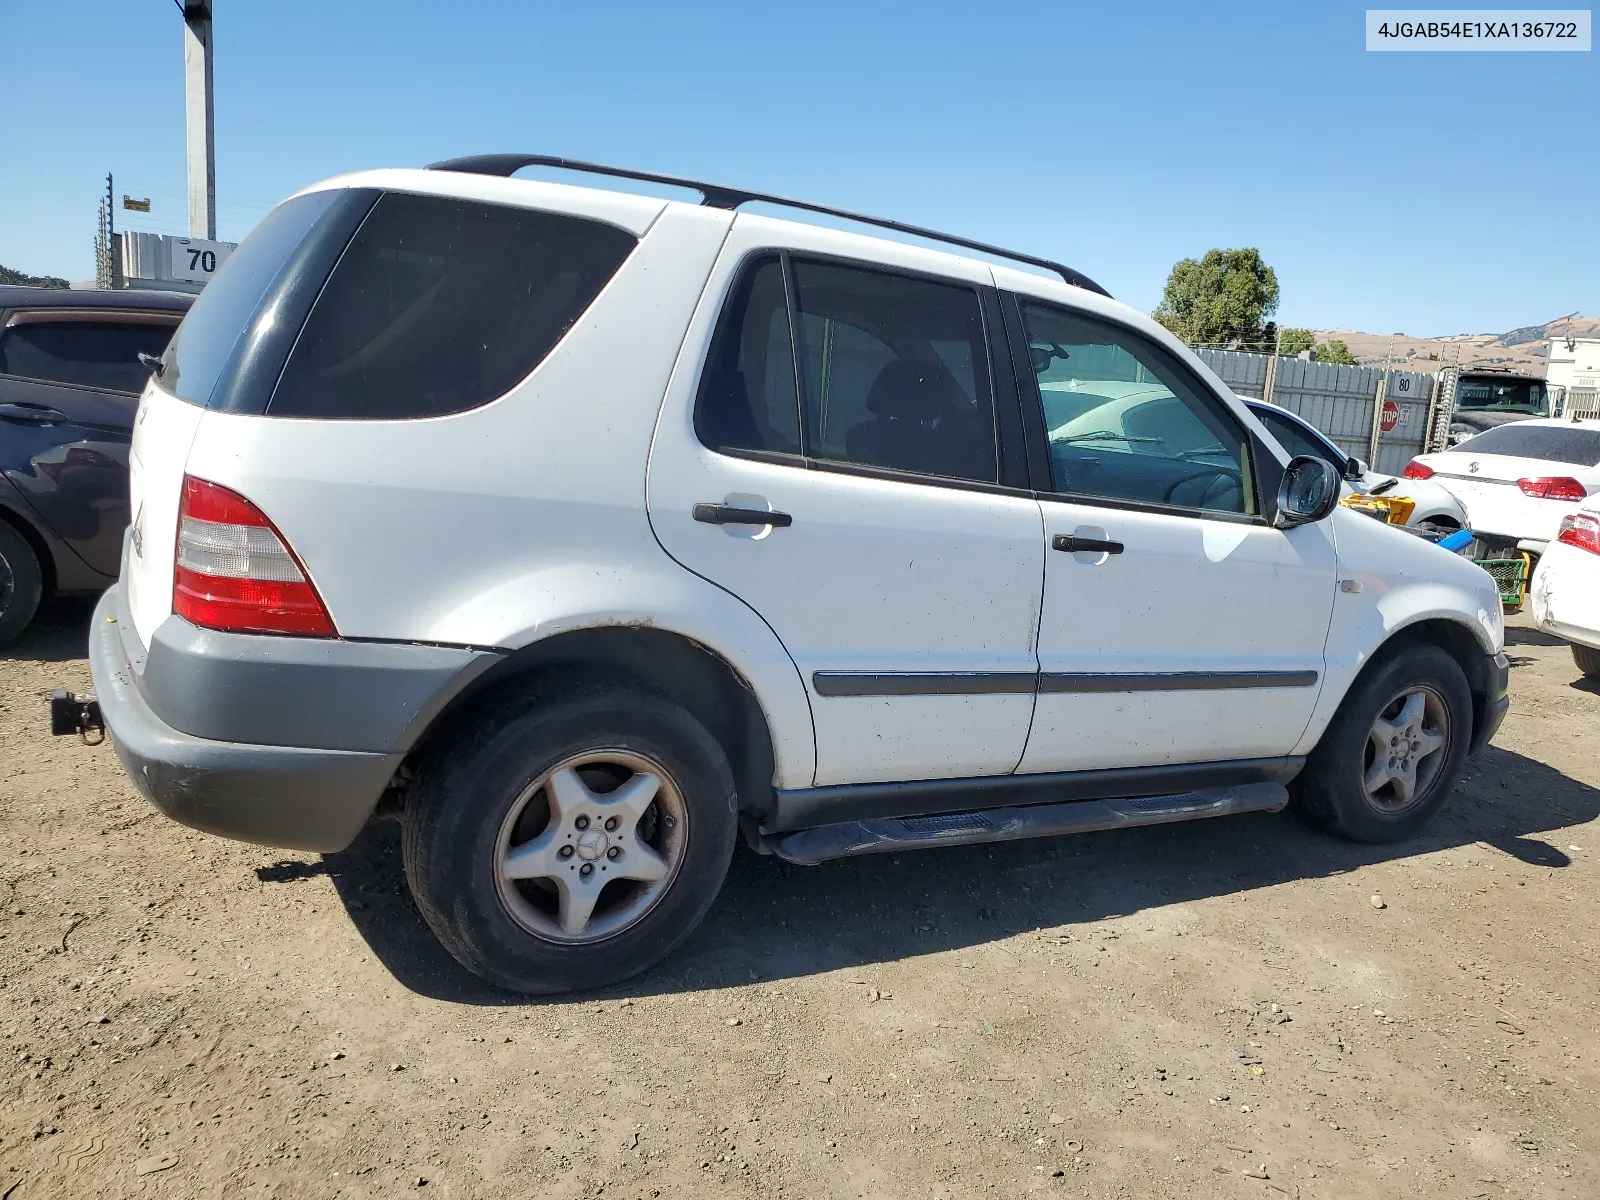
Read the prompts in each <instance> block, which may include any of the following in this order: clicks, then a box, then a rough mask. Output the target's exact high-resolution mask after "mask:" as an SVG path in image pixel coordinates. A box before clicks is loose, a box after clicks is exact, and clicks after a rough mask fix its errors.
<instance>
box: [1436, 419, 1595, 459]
mask: <svg viewBox="0 0 1600 1200" xmlns="http://www.w3.org/2000/svg"><path fill="white" fill-rule="evenodd" d="M1455 453H1458V454H1507V455H1512V456H1514V457H1517V458H1542V459H1545V460H1547V461H1549V462H1558V463H1570V464H1571V465H1572V466H1575V467H1593V466H1600V427H1594V428H1580V427H1578V426H1573V425H1528V424H1524V423H1522V422H1520V421H1519V422H1517V423H1515V424H1512V425H1500V426H1497V427H1496V428H1494V429H1489V430H1486V431H1484V432H1483V433H1480V434H1479V435H1478V436H1477V437H1475V438H1468V439H1467V440H1466V441H1464V442H1462V443H1461V444H1460V445H1459V446H1457V447H1456V448H1455Z"/></svg>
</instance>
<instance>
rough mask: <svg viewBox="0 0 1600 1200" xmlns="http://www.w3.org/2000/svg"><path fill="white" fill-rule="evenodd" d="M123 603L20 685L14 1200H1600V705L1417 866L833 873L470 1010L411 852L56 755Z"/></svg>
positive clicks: (1522, 737)
mask: <svg viewBox="0 0 1600 1200" xmlns="http://www.w3.org/2000/svg"><path fill="white" fill-rule="evenodd" d="M88 615H89V608H88V606H87V605H84V604H81V603H74V604H64V605H60V606H58V607H57V608H56V609H55V610H54V611H52V612H51V613H50V614H49V615H48V616H47V618H46V619H45V620H44V622H43V623H42V624H41V625H40V626H38V627H36V630H35V631H34V632H32V633H30V634H29V635H28V636H27V637H25V638H24V639H23V640H22V641H21V642H20V643H18V644H15V645H13V646H12V647H10V648H9V649H8V650H7V651H3V652H0V905H3V909H0V912H3V914H4V915H3V917H0V1037H3V1040H4V1046H5V1053H6V1055H7V1059H8V1065H9V1070H8V1071H7V1072H6V1074H5V1076H4V1088H3V1092H0V1197H3V1198H4V1200H34V1198H36V1197H59V1196H73V1197H77V1196H85V1197H87V1196H105V1197H132V1196H139V1197H143V1196H150V1197H207V1198H212V1197H215V1198H223V1197H257V1196H284V1197H297V1198H299V1197H322V1196H345V1197H379V1196H384V1197H388V1196H400V1195H418V1194H421V1195H428V1196H447V1197H502V1196H510V1195H517V1196H540V1197H558V1198H565V1197H588V1198H593V1197H602V1196H603V1197H657V1196H671V1197H678V1196H683V1197H689V1196H695V1197H698V1196H752V1197H753V1196H758V1195H759V1196H763V1197H772V1196H792V1197H814V1196H815V1197H822V1196H827V1197H833V1196H838V1197H935V1196H936V1197H969V1196H983V1195H988V1194H993V1195H996V1196H1017V1195H1023V1194H1034V1193H1038V1194H1041V1195H1063V1196H1095V1197H1111V1196H1126V1197H1141V1198H1142V1197H1152V1196H1163V1197H1165V1196H1178V1197H1183V1198H1184V1200H1199V1198H1207V1197H1229V1198H1232V1197H1254V1196H1259V1197H1262V1198H1264V1200H1275V1198H1276V1197H1277V1196H1279V1195H1283V1196H1289V1197H1305V1198H1311V1197H1325V1198H1328V1200H1335V1198H1338V1200H1345V1198H1349V1197H1368V1196H1370V1197H1394V1196H1407V1197H1432V1196H1439V1197H1483V1196H1488V1197H1496V1198H1498V1197H1506V1196H1525V1197H1543V1196H1570V1197H1587V1196H1595V1195H1600V1153H1597V1152H1600V1128H1597V1125H1596V1122H1595V1121H1594V1115H1595V1113H1596V1112H1597V1111H1600V1101H1597V1099H1596V1094H1595V1093H1596V1085H1597V1082H1600V1072H1597V1069H1596V1062H1597V1055H1600V1036H1597V1031H1600V1009H1597V1008H1596V1006H1595V1003H1594V997H1595V966H1594V964H1595V962H1596V959H1597V950H1600V944H1597V942H1600V939H1597V935H1596V932H1595V931H1596V929H1597V927H1600V921H1597V917H1600V883H1597V860H1600V825H1597V822H1596V816H1597V814H1600V790H1597V789H1600V754H1597V753H1596V750H1595V747H1596V734H1597V732H1600V687H1596V686H1595V685H1594V684H1593V683H1586V682H1584V681H1582V680H1581V678H1580V677H1579V675H1578V674H1577V672H1576V670H1575V669H1574V667H1573V664H1572V659H1571V657H1570V655H1569V654H1568V652H1567V650H1566V648H1565V647H1564V646H1559V645H1557V644H1555V643H1553V642H1552V640H1551V639H1549V638H1546V637H1544V636H1543V635H1541V634H1539V633H1537V632H1535V631H1533V630H1531V629H1530V628H1528V627H1527V626H1526V625H1525V624H1523V623H1521V622H1520V621H1516V620H1514V621H1513V622H1512V626H1513V627H1512V628H1511V630H1510V631H1509V635H1508V641H1509V643H1510V644H1509V646H1508V650H1509V652H1510V653H1511V654H1512V655H1513V659H1512V662H1513V668H1514V669H1513V671H1512V705H1513V707H1512V710H1511V715H1510V717H1509V718H1508V720H1507V722H1506V725H1505V727H1504V729H1503V730H1502V731H1501V733H1500V735H1499V737H1498V738H1497V739H1496V742H1495V745H1494V746H1493V747H1491V748H1490V749H1489V750H1487V751H1486V752H1485V753H1484V754H1482V755H1481V756H1479V757H1478V758H1477V759H1476V760H1474V761H1473V762H1472V763H1471V764H1470V765H1469V767H1468V775H1467V778H1466V780H1465V781H1464V782H1463V783H1462V785H1461V786H1460V788H1459V789H1458V790H1457V793H1456V795H1455V796H1454V797H1453V798H1452V800H1451V801H1450V803H1449V805H1448V807H1447V808H1446V810H1445V812H1444V813H1443V814H1442V815H1441V816H1440V817H1439V818H1438V819H1437V820H1436V821H1435V822H1434V824H1433V825H1431V826H1430V827H1429V829H1428V830H1427V831H1425V834H1424V836H1423V837H1422V838H1420V839H1419V840H1417V841H1415V842H1412V843H1409V844H1407V845H1404V846H1399V847H1387V848H1371V847H1359V846H1354V845H1350V844H1347V843H1343V842H1339V841H1334V840H1331V839H1329V838H1326V837H1324V836H1322V835H1319V834H1316V833H1313V832H1311V831H1309V830H1307V829H1305V828H1303V827H1301V826H1299V825H1298V824H1297V823H1296V822H1295V821H1294V820H1293V819H1292V818H1290V817H1288V816H1287V815H1282V816H1250V817H1235V818H1229V819H1225V820H1218V821H1212V822H1204V823H1200V824H1196V825H1188V826H1182V825H1180V826H1171V827H1166V828H1157V829H1148V830H1131V831H1123V832H1116V833H1101V834H1091V835H1087V836H1082V837H1077V838H1071V839H1062V840H1054V841H1041V842H1024V843H1014V844H1009V845H1005V846H1001V847H995V848H993V849H989V848H982V847H975V848H968V849H956V850H939V851H931V852H926V853H923V854H905V855H897V856H892V857H880V858H875V859H863V860H857V861H851V862H842V863H836V864H831V865H826V866H823V867H816V868H809V869H807V868H800V867H792V866H788V865H785V864H783V863H779V862H775V861H773V860H769V859H758V858H757V857H755V856H754V855H752V854H749V853H745V852H744V851H742V850H741V852H740V853H739V854H738V855H737V856H736V858H735V862H734V868H733V872H732V875H731V876H730V878H729V881H728V885H727V887H726V888H725V889H724V891H723V893H722V896H721V898H720V899H719V901H718V903H717V905H716V907H715V908H714V909H713V911H712V914H711V916H710V918H709V919H708V920H707V921H706V923H705V925H704V926H703V927H702V928H701V929H700V931H699V932H698V933H697V934H696V935H695V936H694V937H693V938H692V939H691V941H690V942H689V943H688V945H687V946H686V947H685V948H684V950H683V951H681V952H680V953H679V954H677V955H676V956H675V957H674V958H673V959H671V960H670V961H669V962H668V963H666V964H665V965H664V966H662V967H661V968H659V969H657V970H655V971H653V972H651V973H650V974H648V975H646V976H645V977H643V978H641V979H637V980H635V981H633V982H632V983H630V984H628V985H626V986H624V987H621V988H617V989H614V990H612V991H609V992H607V993H604V994H600V995H590V996H586V997H583V998H580V999H564V1000H555V1001H551V1000H528V999H524V998H521V997H517V996H512V995H508V994H505V993H502V992H497V991H494V990H492V989H489V988H487V987H485V986H483V985H481V984H479V983H477V982H476V981H475V980H474V979H473V978H472V977H470V976H468V975H466V974H465V973H464V972H463V971H461V970H460V969H458V968H457V967H456V966H455V965H454V964H453V963H452V962H451V961H450V960H449V959H448V958H446V957H445V955H444V954H443V952H442V951H440V950H439V949H438V948H437V946H436V945H435V944H434V942H433V941H432V939H431V937H430V936H429V934H428V933H427V931H426V929H425V928H424V927H423V925H422V923H421V921H420V919H419V918H418V916H417V914H416V911H415V909H414V908H413V907H412V904H411V901H410V899H409V897H408V896H407V894H406V892H405V890H404V886H403V883H402V880H401V871H400V863H399V847H398V842H399V838H398V827H397V826H395V825H393V824H389V823H386V824H379V825H376V826H374V827H372V828H371V829H369V830H368V831H367V833H366V834H364V835H363V836H362V838H361V839H360V840H359V841H358V842H357V844H356V845H355V846H353V847H351V848H350V849H349V850H348V851H346V852H344V853H341V854H335V855H328V856H325V857H319V856H317V855H311V854H295V853H286V852H280V851H274V850H267V849H262V848H259V847H255V846H247V845H242V844H238V843H233V842H226V841H222V840H219V839H216V838H212V837H207V836H205V835H202V834H199V833H194V832H191V831H189V830H187V829H184V828H181V827H179V826H177V825H175V824H172V823H171V822H169V821H167V820H166V819H165V818H163V817H161V816H160V815H158V814H157V813H155V812H154V811H153V810H152V809H150V808H149V807H148V806H147V805H146V804H145V803H144V802H143V801H142V800H141V799H140V798H139V796H138V795H137V794H136V793H135V791H134V789H133V788H132V787H131V786H130V784H129V783H128V782H127V780H126V779H125V778H124V776H123V774H122V772H121V769H120V767H119V765H118V763H117V760H116V757H115V755H114V753H113V752H112V750H111V747H109V746H102V747H99V748H96V749H89V748H86V747H84V746H82V745H80V744H79V743H77V742H76V741H75V740H69V739H56V740H52V739H51V738H50V737H49V736H48V735H47V724H46V720H45V717H46V713H45V705H44V696H45V693H46V692H47V691H48V689H49V688H50V687H52V686H67V687H72V688H75V689H86V688H87V686H88V683H89V673H88V667H87V664H86V663H85V662H84V660H83V657H82V645H83V641H84V626H85V623H86V621H87V619H88Z"/></svg>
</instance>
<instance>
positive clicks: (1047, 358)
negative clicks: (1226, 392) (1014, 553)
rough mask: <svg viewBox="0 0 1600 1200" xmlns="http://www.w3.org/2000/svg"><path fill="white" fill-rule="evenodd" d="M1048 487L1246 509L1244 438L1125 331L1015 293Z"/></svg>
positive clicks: (1250, 508) (1249, 489)
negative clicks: (1035, 387) (1045, 448)
mask: <svg viewBox="0 0 1600 1200" xmlns="http://www.w3.org/2000/svg"><path fill="white" fill-rule="evenodd" d="M1022 317H1023V324H1024V326H1025V328H1026V330H1027V335H1028V350H1029V355H1030V357H1031V359H1032V363H1033V369H1034V373H1035V376H1036V377H1037V379H1038V384H1039V396H1040V400H1041V402H1042V403H1043V405H1044V416H1045V426H1046V430H1047V433H1048V436H1049V440H1050V470H1051V474H1052V477H1053V480H1054V483H1055V488H1056V490H1057V491H1060V492H1070V493H1074V494H1076V495H1082V496H1103V497H1106V498H1108V499H1114V500H1133V501H1140V502H1143V503H1147V504H1167V505H1176V506H1179V507H1183V508H1198V509H1205V510H1209V511H1215V512H1235V513H1253V512H1255V511H1256V508H1255V488H1254V485H1253V483H1252V481H1251V477H1250V453H1249V442H1248V440H1247V439H1246V437H1245V434H1244V430H1243V429H1242V428H1241V427H1240V426H1239V425H1238V424H1237V423H1236V422H1235V421H1234V419H1233V417H1232V416H1231V415H1230V414H1228V413H1227V412H1226V410H1225V409H1223V407H1222V406H1221V404H1220V403H1218V401H1217V400H1216V399H1215V398H1214V397H1212V396H1210V395H1209V394H1207V393H1205V392H1203V391H1202V390H1201V389H1200V387H1199V386H1198V385H1197V384H1196V383H1194V382H1193V380H1192V379H1191V378H1190V377H1189V376H1188V374H1187V373H1186V372H1183V371H1181V370H1179V369H1178V367H1177V365H1176V364H1175V363H1174V362H1173V360H1172V359H1171V358H1170V357H1169V356H1168V355H1166V354H1165V353H1163V352H1162V351H1160V350H1159V349H1158V348H1157V347H1155V346H1154V345H1152V344H1150V343H1148V342H1146V341H1145V340H1144V339H1143V338H1142V337H1139V336H1138V335H1137V334H1134V333H1133V332H1131V331H1130V330H1126V329H1123V328H1121V327H1119V326H1115V325H1110V324H1105V323H1102V322H1100V321H1095V320H1092V319H1090V318H1087V317H1083V316H1079V315H1077V314H1073V313H1068V312H1066V311H1064V310H1062V309H1056V308H1047V307H1045V306H1044V305H1039V304H1033V303H1029V302H1026V301H1024V302H1023V305H1022Z"/></svg>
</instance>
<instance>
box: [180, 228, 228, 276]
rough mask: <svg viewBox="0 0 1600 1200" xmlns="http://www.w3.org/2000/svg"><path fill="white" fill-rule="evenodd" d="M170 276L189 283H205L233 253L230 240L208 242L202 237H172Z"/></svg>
mask: <svg viewBox="0 0 1600 1200" xmlns="http://www.w3.org/2000/svg"><path fill="white" fill-rule="evenodd" d="M170 244H171V246H172V277H173V278H174V279H183V280H187V281H188V282H190V283H206V282H208V281H209V280H210V279H211V277H212V276H213V275H215V274H216V273H217V268H218V267H220V266H221V265H222V264H223V263H224V262H226V261H227V258H228V255H230V254H232V253H233V244H232V243H231V242H208V241H206V240H205V239H203V238H173V239H172V240H171V243H170Z"/></svg>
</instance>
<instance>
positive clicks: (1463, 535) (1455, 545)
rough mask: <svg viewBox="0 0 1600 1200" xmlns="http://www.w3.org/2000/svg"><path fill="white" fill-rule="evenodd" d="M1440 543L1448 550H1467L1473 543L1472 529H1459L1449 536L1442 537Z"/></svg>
mask: <svg viewBox="0 0 1600 1200" xmlns="http://www.w3.org/2000/svg"><path fill="white" fill-rule="evenodd" d="M1439 545H1441V546H1443V547H1444V548H1445V549H1446V550H1465V549H1466V548H1467V547H1468V546H1470V545H1472V530H1470V529H1458V530H1456V531H1455V532H1454V533H1452V534H1451V535H1450V536H1449V537H1447V538H1441V539H1440V540H1439Z"/></svg>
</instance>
